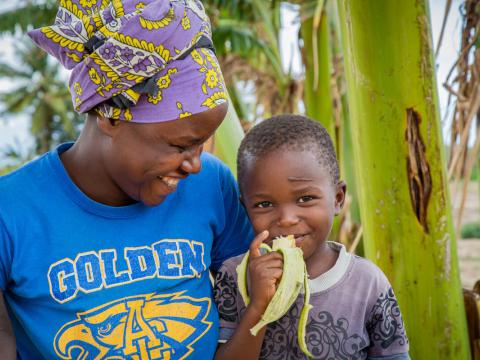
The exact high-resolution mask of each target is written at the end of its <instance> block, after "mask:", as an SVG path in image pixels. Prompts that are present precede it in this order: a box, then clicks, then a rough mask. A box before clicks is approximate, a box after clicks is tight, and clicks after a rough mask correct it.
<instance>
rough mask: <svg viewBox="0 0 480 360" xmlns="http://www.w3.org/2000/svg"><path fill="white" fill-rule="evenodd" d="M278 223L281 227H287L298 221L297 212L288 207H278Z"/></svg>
mask: <svg viewBox="0 0 480 360" xmlns="http://www.w3.org/2000/svg"><path fill="white" fill-rule="evenodd" d="M277 222H278V225H279V226H280V227H282V228H288V227H290V226H293V225H296V224H298V222H299V218H298V216H297V214H296V213H295V212H294V211H292V209H291V208H289V207H284V208H280V209H279V216H278V220H277Z"/></svg>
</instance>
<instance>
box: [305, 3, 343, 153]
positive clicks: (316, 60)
mask: <svg viewBox="0 0 480 360" xmlns="http://www.w3.org/2000/svg"><path fill="white" fill-rule="evenodd" d="M301 16H302V14H301ZM302 17H303V16H302ZM314 23H315V21H314V17H311V16H310V17H309V18H306V19H304V20H303V21H302V24H301V27H300V31H301V35H302V39H303V49H302V59H303V63H304V66H305V85H304V96H303V98H304V100H303V101H304V103H305V113H306V115H307V116H308V117H310V118H312V119H314V120H317V121H318V122H320V123H321V124H322V125H323V126H324V127H325V128H326V129H327V131H328V133H329V134H330V136H331V137H332V140H333V141H334V143H335V146H336V148H337V153H338V141H337V140H338V139H337V136H336V131H335V119H334V117H333V107H332V93H331V85H330V84H331V78H332V71H331V69H332V68H331V64H330V58H331V56H330V50H329V34H328V19H327V14H326V12H325V11H324V10H322V14H321V19H320V23H319V24H318V26H315V24H314Z"/></svg>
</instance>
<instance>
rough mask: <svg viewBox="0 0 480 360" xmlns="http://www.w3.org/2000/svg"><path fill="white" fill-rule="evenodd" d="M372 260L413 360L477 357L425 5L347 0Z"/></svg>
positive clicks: (346, 45)
mask: <svg viewBox="0 0 480 360" xmlns="http://www.w3.org/2000/svg"><path fill="white" fill-rule="evenodd" d="M339 12H340V18H341V25H342V40H343V49H344V54H345V63H346V79H347V85H348V94H349V98H348V100H349V106H350V118H351V121H352V122H351V125H352V133H353V137H354V139H353V148H354V154H355V163H356V167H357V171H356V173H357V174H358V176H359V179H358V181H359V182H358V185H359V186H358V188H359V199H360V210H361V216H362V222H363V227H364V245H365V252H366V255H367V257H369V258H370V259H372V260H373V261H375V262H376V263H377V264H378V265H379V266H380V267H381V268H382V269H383V271H384V272H385V273H386V275H387V276H388V278H389V279H390V281H391V282H392V284H393V287H394V289H395V292H396V294H397V297H398V300H399V303H400V307H401V309H402V314H403V317H404V321H405V324H406V328H407V335H408V337H409V339H410V353H411V357H412V359H438V360H440V359H470V354H469V351H468V349H469V348H468V337H467V328H466V321H465V310H464V306H463V300H462V292H461V286H460V279H459V272H458V263H457V248H456V242H455V233H454V230H453V223H452V215H451V208H450V199H449V194H448V189H447V184H446V173H445V154H444V148H443V143H442V137H441V131H440V115H439V108H438V98H437V91H436V82H435V77H434V76H435V71H434V65H433V56H432V44H431V34H430V23H429V11H428V5H427V1H426V0H423V1H422V0H403V1H373V0H365V1H353V0H341V1H340V2H339Z"/></svg>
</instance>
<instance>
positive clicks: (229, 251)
mask: <svg viewBox="0 0 480 360" xmlns="http://www.w3.org/2000/svg"><path fill="white" fill-rule="evenodd" d="M220 177H221V187H222V198H223V205H224V211H225V224H224V227H223V229H222V231H221V232H220V233H219V234H218V236H217V237H216V238H215V239H214V243H213V248H212V265H211V267H212V270H213V271H214V272H217V271H218V269H219V268H220V266H221V265H222V264H223V262H224V261H225V260H226V259H228V258H231V257H234V256H237V255H240V254H242V253H244V252H246V251H247V249H248V247H249V246H250V243H251V241H252V240H253V230H252V226H251V225H250V221H249V220H248V217H247V214H246V212H245V209H244V207H243V206H242V204H241V203H240V194H239V191H238V186H237V183H236V181H235V179H234V177H233V175H232V173H231V172H230V170H229V169H228V168H227V167H226V166H225V165H223V164H221V165H220Z"/></svg>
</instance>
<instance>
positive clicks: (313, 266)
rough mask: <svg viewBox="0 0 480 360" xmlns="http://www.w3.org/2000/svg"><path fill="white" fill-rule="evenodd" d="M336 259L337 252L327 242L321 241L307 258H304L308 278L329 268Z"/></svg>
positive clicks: (314, 276)
mask: <svg viewBox="0 0 480 360" xmlns="http://www.w3.org/2000/svg"><path fill="white" fill-rule="evenodd" d="M337 259H338V252H337V251H335V250H333V249H332V248H331V247H330V246H329V245H328V244H327V242H325V243H323V244H322V245H321V246H320V247H319V248H318V249H317V250H316V251H315V253H313V254H312V256H310V257H309V258H308V259H306V260H305V264H306V265H307V272H308V275H309V277H310V279H314V278H316V277H318V276H320V275H322V274H324V273H326V272H327V271H328V270H330V269H331V268H332V267H333V266H334V265H335V263H336V262H337Z"/></svg>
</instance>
